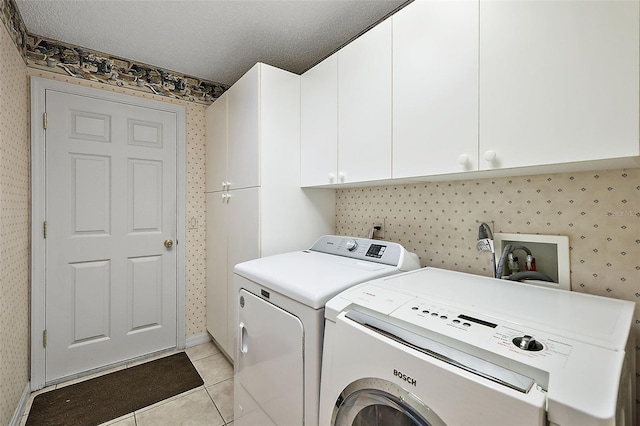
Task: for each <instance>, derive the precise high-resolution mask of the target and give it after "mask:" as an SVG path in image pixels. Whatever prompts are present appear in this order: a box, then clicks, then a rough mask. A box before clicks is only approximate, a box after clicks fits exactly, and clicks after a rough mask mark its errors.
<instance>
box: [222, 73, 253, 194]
mask: <svg viewBox="0 0 640 426" xmlns="http://www.w3.org/2000/svg"><path fill="white" fill-rule="evenodd" d="M259 89H260V67H259V66H254V67H253V68H251V69H250V70H249V71H247V72H246V73H245V74H244V75H243V76H242V77H241V78H240V79H239V80H238V81H237V82H236V83H235V84H234V85H233V86H231V87H230V88H229V90H228V91H227V92H226V93H227V107H228V118H227V123H228V127H227V131H228V143H227V146H228V153H227V158H228V160H227V164H228V178H227V181H228V182H229V185H228V187H227V189H238V188H249V187H252V186H258V185H260V179H259V173H260V167H259V166H258V163H259V157H258V156H259V154H260V152H259V148H258V145H259V140H260V139H259V135H258V131H259V129H260V126H259V121H258V117H259V104H258V97H259V93H260V92H259Z"/></svg>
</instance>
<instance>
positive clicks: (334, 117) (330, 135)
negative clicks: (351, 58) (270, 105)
mask: <svg viewBox="0 0 640 426" xmlns="http://www.w3.org/2000/svg"><path fill="white" fill-rule="evenodd" d="M300 132H301V133H300V186H317V185H327V184H334V183H336V181H337V176H338V55H337V54H333V55H332V56H330V57H328V58H327V59H325V60H324V61H322V62H321V63H319V64H318V65H316V66H315V67H313V68H311V69H310V70H309V71H307V72H305V73H304V74H302V76H301V78H300Z"/></svg>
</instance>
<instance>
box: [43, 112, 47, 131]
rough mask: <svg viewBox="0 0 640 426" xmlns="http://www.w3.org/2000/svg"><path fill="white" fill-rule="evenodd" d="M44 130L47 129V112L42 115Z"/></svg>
mask: <svg viewBox="0 0 640 426" xmlns="http://www.w3.org/2000/svg"><path fill="white" fill-rule="evenodd" d="M42 128H43V129H46V128H47V113H46V112H43V113H42Z"/></svg>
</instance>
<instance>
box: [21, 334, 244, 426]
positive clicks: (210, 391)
mask: <svg viewBox="0 0 640 426" xmlns="http://www.w3.org/2000/svg"><path fill="white" fill-rule="evenodd" d="M185 352H186V353H187V355H188V356H189V359H190V360H191V362H192V363H193V365H194V366H195V367H196V369H197V370H198V373H200V376H201V377H202V380H203V381H204V385H203V386H200V387H198V388H195V389H192V390H190V391H188V392H185V393H182V394H180V395H176V396H174V397H172V398H169V399H166V400H164V401H160V402H158V403H157V404H154V405H150V406H149V407H145V408H143V409H140V410H138V411H135V412H133V413H129V414H126V415H124V416H122V417H119V418H117V419H114V420H112V421H109V422H107V423H104V425H105V426H106V425H109V426H148V425H153V426H162V425H167V426H168V425H171V426H174V425H176V426H177V425H193V426H197V425H207V426H223V425H229V424H232V423H233V366H232V365H231V364H230V363H229V361H228V360H227V359H226V358H225V357H224V355H222V354H221V353H220V350H219V349H218V348H217V346H215V345H214V344H213V343H212V342H209V343H204V344H202V345H198V346H194V347H191V348H189V349H187V350H185ZM166 355H170V354H163V355H161V356H166ZM145 361H148V360H145ZM141 362H144V361H141ZM136 364H139V362H138V363H132V364H131V365H127V366H123V367H120V368H126V367H131V366H133V365H136ZM112 371H114V370H109V371H105V372H102V373H100V374H106V373H109V372H112ZM91 377H94V376H89V377H85V378H82V379H79V380H87V379H89V378H91ZM79 380H73V381H69V382H64V383H60V384H58V385H55V386H51V387H48V388H46V389H43V390H41V391H38V392H34V393H33V394H32V395H31V396H30V398H29V402H28V403H27V407H26V409H25V413H24V415H23V416H22V422H21V425H22V426H24V425H25V423H26V421H27V416H28V415H29V408H30V407H31V403H32V402H33V398H34V397H35V396H36V395H39V394H40V393H42V392H46V391H50V390H54V389H57V388H59V387H62V386H67V385H70V384H72V383H76V382H77V381H79Z"/></svg>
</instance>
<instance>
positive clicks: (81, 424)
mask: <svg viewBox="0 0 640 426" xmlns="http://www.w3.org/2000/svg"><path fill="white" fill-rule="evenodd" d="M203 383H204V382H203V381H202V378H201V377H200V375H199V374H198V372H197V371H196V369H195V367H194V366H193V364H191V361H190V360H189V357H188V356H187V354H185V353H184V352H180V353H177V354H175V355H171V356H167V357H164V358H160V359H157V360H154V361H149V362H146V363H144V364H140V365H136V366H135V367H131V368H127V369H124V370H120V371H116V372H113V373H109V374H106V375H104V376H100V377H96V378H95V379H90V380H86V381H84V382H80V383H76V384H73V385H69V386H64V387H61V388H60V389H56V390H53V391H49V392H45V393H43V394H40V395H38V396H36V397H35V399H34V400H33V405H32V406H31V410H30V411H29V417H28V418H27V426H32V425H33V426H36V425H37V426H49V425H51V426H53V425H64V426H71V425H78V426H85V425H86V426H88V425H98V424H100V423H104V422H107V421H109V420H112V419H115V418H118V417H120V416H124V415H125V414H128V413H131V412H133V411H136V410H139V409H141V408H144V407H147V406H149V405H152V404H155V403H156V402H158V401H162V400H163V399H167V398H170V397H172V396H174V395H178V394H180V393H182V392H186V391H188V390H190V389H193V388H195V387H198V386H202V384H203Z"/></svg>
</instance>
